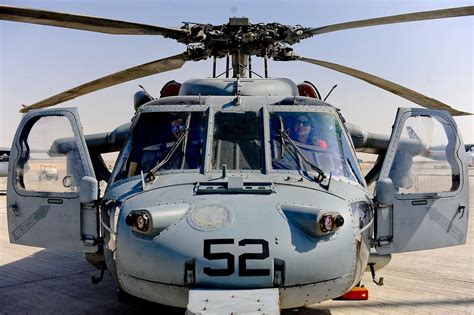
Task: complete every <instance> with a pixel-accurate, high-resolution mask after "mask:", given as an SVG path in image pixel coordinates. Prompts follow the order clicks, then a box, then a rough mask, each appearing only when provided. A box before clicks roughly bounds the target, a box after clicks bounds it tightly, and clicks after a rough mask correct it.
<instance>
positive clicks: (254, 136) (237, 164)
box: [212, 112, 263, 171]
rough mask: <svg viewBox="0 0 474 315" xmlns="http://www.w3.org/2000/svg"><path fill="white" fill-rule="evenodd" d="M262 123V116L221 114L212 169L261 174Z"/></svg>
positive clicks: (216, 128) (250, 113)
mask: <svg viewBox="0 0 474 315" xmlns="http://www.w3.org/2000/svg"><path fill="white" fill-rule="evenodd" d="M261 125H262V123H261V119H260V113H258V112H245V113H236V112H233V113H225V112H218V113H216V115H215V121H214V139H213V142H212V150H213V154H212V168H213V169H219V168H221V167H222V165H224V164H225V165H227V168H228V169H231V170H259V171H260V170H261V169H262V165H263V162H262V160H263V151H262V131H261Z"/></svg>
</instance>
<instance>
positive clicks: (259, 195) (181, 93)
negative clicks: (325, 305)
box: [0, 6, 474, 313]
mask: <svg viewBox="0 0 474 315" xmlns="http://www.w3.org/2000/svg"><path fill="white" fill-rule="evenodd" d="M473 14H474V7H472V6H471V7H463V8H453V9H445V10H437V11H429V12H420V13H410V14H403V15H397V16H389V17H383V18H376V19H369V20H361V21H355V22H348V23H341V24H335V25H329V26H325V27H319V28H306V27H302V26H287V25H281V24H278V23H270V24H252V23H250V22H249V21H248V19H246V18H231V19H230V20H229V23H227V24H224V25H217V26H216V25H209V24H195V23H185V24H184V26H183V27H181V28H177V29H172V28H163V27H157V26H152V25H144V24H137V23H129V22H123V21H116V20H109V19H102V18H96V17H89V16H79V15H72V14H65V13H57V12H50V11H43V10H35V9H24V8H16V7H8V6H0V19H2V20H10V21H16V22H25V23H35V24H43V25H50V26H57V27H65V28H72V29H79V30H87V31H93V32H103V33H111V34H127V35H144V34H146V35H161V36H165V37H168V38H172V39H175V40H177V41H178V42H180V43H184V44H186V45H187V49H186V51H185V52H184V53H182V54H179V55H175V56H171V57H168V58H164V59H160V60H156V61H153V62H150V63H146V64H143V65H139V66H136V67H134V68H130V69H127V70H124V71H121V72H118V73H115V74H112V75H109V76H106V77H103V78H100V79H97V80H94V81H91V82H89V83H86V84H83V85H80V86H78V87H75V88H73V89H71V90H68V91H65V92H63V93H60V94H57V95H55V96H52V97H50V98H48V99H45V100H43V101H41V102H38V103H36V104H33V105H30V106H27V107H24V108H22V109H21V111H22V112H25V113H26V114H25V115H24V117H23V120H22V122H21V124H20V126H19V128H18V130H17V133H16V136H15V138H14V141H13V145H12V147H11V152H10V156H9V169H8V187H7V206H8V229H9V236H10V241H11V242H12V243H16V244H24V245H32V246H41V247H47V248H59V249H66V250H77V251H83V252H85V253H86V258H87V260H88V261H89V262H90V263H91V264H93V265H95V266H97V267H98V268H100V269H101V270H102V274H101V277H102V275H103V272H104V270H108V271H109V272H110V274H111V275H112V277H113V278H114V280H115V282H116V284H117V286H118V289H119V294H120V295H121V296H123V295H126V294H130V295H133V296H137V297H140V298H143V299H146V300H149V301H153V302H157V303H161V304H166V305H172V306H177V307H188V310H189V311H190V312H194V313H197V312H206V311H208V312H217V313H222V312H231V311H234V310H238V311H255V312H256V311H260V312H267V313H272V312H274V313H276V312H278V311H279V308H294V307H300V306H305V305H309V304H313V303H317V302H321V301H324V300H327V299H332V298H336V297H340V296H343V295H345V294H346V293H348V292H350V291H351V289H353V288H354V287H356V286H357V285H358V284H359V283H360V280H361V277H362V274H363V273H364V271H365V270H366V268H369V269H370V271H371V272H372V275H373V278H374V281H376V282H377V283H378V284H381V283H380V280H378V281H377V279H376V278H375V269H376V268H381V267H383V266H384V265H385V264H386V263H387V262H388V261H389V260H390V254H391V253H399V252H407V251H415V250H423V249H431V248H438V247H444V246H452V245H459V244H464V243H465V241H466V231H467V224H468V204H469V200H468V199H469V187H468V168H467V162H466V155H465V152H464V146H463V143H462V140H461V137H460V134H459V131H458V129H457V127H456V124H455V122H454V120H453V118H452V115H466V114H469V113H465V112H461V111H458V110H455V109H453V108H451V107H449V106H448V105H446V104H443V103H441V102H439V101H437V100H435V99H432V98H429V97H426V96H424V95H422V94H420V93H417V92H415V91H413V90H410V89H408V88H405V87H403V86H400V85H398V84H395V83H393V82H390V81H387V80H385V79H382V78H379V77H376V76H374V75H371V74H368V73H364V72H361V71H359V70H356V69H352V68H349V67H345V66H342V65H338V64H334V63H329V62H325V61H321V60H315V59H310V58H305V57H300V56H297V55H296V54H294V53H293V49H292V48H291V47H290V46H291V45H292V44H294V43H297V42H299V41H300V40H302V39H306V38H309V37H312V36H315V35H318V34H322V33H328V32H334V31H338V30H344V29H349V28H357V27H367V26H375V25H383V24H391V23H400V22H409V21H418V20H429V19H438V18H448V17H459V16H466V15H473ZM251 56H258V57H262V58H264V60H265V62H264V67H265V68H264V76H263V77H259V78H255V76H256V75H257V73H256V72H254V71H253V70H252V64H251ZM210 57H212V58H214V71H213V74H214V77H213V78H208V79H191V80H187V81H185V82H184V83H183V84H179V83H177V82H171V83H169V84H167V85H166V86H165V87H164V88H163V90H162V95H161V97H160V98H158V99H155V98H153V97H152V96H150V95H149V94H148V93H147V92H146V91H145V90H143V91H140V92H137V94H136V95H135V108H136V113H135V115H134V117H133V119H132V122H131V123H129V124H125V125H122V126H120V127H118V128H117V129H115V130H114V131H111V132H109V133H102V134H93V135H86V136H83V134H82V128H81V124H80V121H79V117H78V111H77V110H76V109H74V108H68V109H44V108H47V107H50V106H52V105H56V104H58V103H61V102H64V101H67V100H70V99H73V98H75V97H77V96H80V95H84V94H87V93H90V92H93V91H97V90H100V89H103V88H106V87H110V86H113V85H116V84H119V83H123V82H126V81H130V80H134V79H137V78H141V77H145V76H148V75H151V74H157V73H161V72H165V71H169V70H174V69H178V68H180V67H181V66H182V65H183V64H184V63H185V62H186V61H189V60H193V61H197V60H203V59H206V58H210ZM218 58H226V61H227V63H226V71H225V72H224V73H223V74H222V75H221V76H224V74H225V77H223V78H220V76H218V75H217V73H216V62H215V61H216V59H218ZM268 58H271V59H274V60H278V61H291V60H299V61H303V62H307V63H310V64H315V65H319V66H322V67H326V68H329V69H333V70H335V71H338V72H342V73H345V74H348V75H350V76H353V77H356V78H359V79H362V80H364V81H367V82H368V83H370V84H373V85H375V86H378V87H380V88H382V89H385V90H387V91H389V92H392V93H395V94H397V95H399V96H401V97H403V98H405V99H408V100H410V101H412V102H414V103H416V104H418V105H421V106H423V107H425V108H427V109H408V108H401V109H399V111H398V114H397V117H396V120H395V123H394V126H393V131H392V135H391V136H390V137H388V136H384V135H378V134H373V133H370V132H367V131H365V130H363V129H361V128H359V127H357V126H355V125H352V124H350V123H348V122H346V121H345V120H344V118H343V116H342V114H341V113H340V112H339V111H338V110H337V109H336V108H335V107H334V106H332V105H330V104H328V103H326V102H325V101H324V100H322V99H321V96H320V94H319V92H318V90H317V88H316V87H314V86H313V85H312V84H310V83H307V82H305V83H303V84H300V85H296V84H295V83H294V82H292V81H291V80H289V79H275V78H268V75H267V59H268ZM428 135H434V137H433V136H428ZM113 151H120V155H119V156H118V158H117V160H116V163H115V166H114V168H113V170H112V172H109V170H108V168H107V166H106V164H105V163H104V161H103V159H102V157H101V154H103V153H107V152H113ZM356 151H360V152H366V153H373V154H377V155H378V159H377V160H376V162H375V163H374V164H373V165H372V168H371V170H370V171H369V172H368V173H367V175H365V177H364V176H363V175H362V172H361V168H360V165H359V163H358V160H357V157H356ZM44 165H48V167H49V168H51V169H53V168H54V169H55V170H56V173H55V174H56V176H55V177H54V178H48V177H47V176H41V169H42V167H41V166H43V169H45V167H44ZM433 177H436V179H437V180H436V183H437V185H436V186H433V185H432V182H433V181H432V178H433ZM100 181H105V182H107V188H106V189H105V191H100V190H99V182H100ZM374 182H375V193H374V194H371V193H369V190H368V185H369V184H371V183H374ZM93 280H94V281H95V282H97V281H99V280H100V279H98V278H94V279H93ZM232 301H234V302H232ZM235 301H247V302H246V303H244V304H246V305H244V306H242V305H240V306H239V307H238V308H236V304H235Z"/></svg>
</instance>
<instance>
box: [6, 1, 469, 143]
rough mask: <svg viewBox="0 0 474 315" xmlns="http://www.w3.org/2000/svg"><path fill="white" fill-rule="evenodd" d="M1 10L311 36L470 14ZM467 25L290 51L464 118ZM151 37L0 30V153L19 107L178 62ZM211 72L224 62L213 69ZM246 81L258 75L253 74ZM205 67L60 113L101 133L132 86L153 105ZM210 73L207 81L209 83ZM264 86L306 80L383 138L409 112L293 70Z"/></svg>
mask: <svg viewBox="0 0 474 315" xmlns="http://www.w3.org/2000/svg"><path fill="white" fill-rule="evenodd" d="M2 4H6V5H14V6H21V7H30V8H40V9H46V10H52V11H62V12H70V13H76V14H84V15H93V16H100V17H107V18H113V19H122V20H126V21H132V22H140V23H145V24H155V25H160V26H168V27H179V26H181V22H182V21H192V22H202V23H216V24H223V23H226V22H227V21H228V18H229V17H231V16H247V17H249V18H250V21H251V22H253V23H257V22H279V23H282V24H293V25H294V24H301V25H303V26H308V27H318V26H324V25H328V24H333V23H339V22H346V21H352V20H358V19H366V18H373V17H379V16H386V15H394V14H401V13H409V12H415V11H427V10H435V9H442V8H450V7H456V6H466V5H474V2H473V1H329V0H328V1H194V2H191V1H189V2H187V1H84V0H81V1H21V0H17V1H2ZM473 25H474V18H473V17H462V18H452V19H444V20H436V21H424V22H414V23H405V24H395V25H387V26H379V27H372V28H362V29H356V30H347V31H340V32H335V33H329V34H323V35H320V36H318V37H315V38H312V39H308V40H305V41H304V42H302V43H300V44H297V45H295V46H294V48H295V51H296V52H297V53H298V54H300V55H304V56H307V57H310V58H315V59H322V60H327V61H331V62H336V63H340V64H343V65H347V66H350V67H354V68H357V69H360V70H363V71H366V72H369V73H372V74H375V75H378V76H381V77H384V78H386V79H388V80H391V81H394V82H397V83H399V84H401V85H404V86H406V87H409V88H411V89H414V90H416V91H418V92H421V93H423V94H425V95H428V96H430V97H433V98H436V99H438V100H440V101H443V102H445V103H447V104H449V105H450V106H452V107H455V108H457V109H459V110H463V111H469V112H474V108H473V106H474V105H473V99H474V98H473V93H474V92H473V91H474V88H473V70H474V69H473V68H474V63H473V50H474V43H473V38H474V36H473ZM184 49H185V46H184V45H181V44H178V43H175V42H174V41H172V40H169V39H164V38H160V37H157V36H122V35H106V34H99V33H92V32H81V31H76V30H68V29H60V28H54V27H46V26H40V25H28V24H20V23H13V22H0V74H1V75H0V87H1V89H0V93H1V94H0V147H3V146H10V145H11V141H12V139H13V136H14V132H15V130H16V127H17V125H18V123H19V121H20V119H21V115H20V114H19V113H18V109H19V108H20V105H21V104H31V103H34V102H36V101H38V100H41V99H44V98H46V97H48V96H51V95H53V94H56V93H58V92H61V91H63V90H66V89H69V88H71V87H74V86H77V85H79V84H82V83H84V82H87V81H90V80H93V79H95V78H97V77H101V76H104V75H107V74H110V73H113V72H116V71H119V70H122V69H125V68H128V67H132V66H135V65H138V64H141V63H145V62H149V61H152V60H156V59H160V58H163V57H166V56H170V55H173V54H176V53H180V52H182V51H184ZM219 67H220V68H219V69H221V70H222V71H223V67H224V62H223V61H221V62H220V63H219ZM253 69H254V70H256V71H260V73H262V72H263V68H262V67H261V63H260V62H256V64H255V65H254V67H253ZM211 72H212V68H211V63H210V61H206V62H200V63H195V62H189V63H187V64H186V65H185V66H184V67H183V68H182V69H181V70H177V71H172V72H167V73H164V74H160V75H155V76H151V77H148V78H143V79H139V80H135V81H132V82H129V83H125V84H122V85H118V86H115V87H112V88H109V89H106V90H103V91H99V92H96V93H93V94H90V95H87V96H83V97H80V98H77V99H75V100H72V101H69V102H67V103H64V106H77V107H78V108H79V110H80V115H81V121H82V124H83V126H84V132H85V133H94V132H102V131H107V130H111V129H113V128H114V127H115V126H117V125H119V124H121V123H124V122H127V121H129V120H130V118H131V117H132V115H133V104H132V103H133V101H132V100H133V93H134V92H136V91H137V90H138V84H142V85H143V86H145V88H147V90H148V91H149V92H151V94H153V95H155V96H158V95H159V91H160V89H161V87H162V85H163V84H164V83H165V82H167V81H169V80H173V79H174V80H176V81H180V82H182V81H184V80H186V79H187V78H192V77H208V76H210V75H211ZM218 72H219V71H218ZM269 74H270V76H272V77H288V78H290V79H292V80H294V81H295V82H297V83H298V82H301V81H304V80H309V81H312V82H313V83H315V84H316V85H317V87H318V89H319V90H320V91H321V93H322V94H323V95H325V94H326V93H327V92H328V91H329V90H330V88H331V87H332V86H333V85H334V84H338V87H337V88H336V90H335V91H334V92H333V94H332V95H331V96H330V98H329V99H328V101H329V102H330V103H332V104H333V105H335V106H337V107H339V108H341V110H342V113H343V115H344V116H345V117H346V119H347V120H349V121H351V122H353V123H355V124H358V125H360V126H362V127H364V128H366V129H367V130H369V131H374V132H380V133H387V134H388V133H390V128H391V125H392V123H393V120H394V117H395V113H396V109H397V107H416V105H414V104H412V103H410V102H408V101H405V100H404V99H402V98H400V97H397V96H394V95H392V94H390V93H388V92H385V91H383V90H380V89H378V88H376V87H373V86H371V85H369V84H367V83H365V82H362V81H359V80H357V79H353V78H350V77H347V76H345V75H343V74H339V73H336V72H333V71H331V70H326V69H323V68H319V67H316V66H311V65H308V64H305V63H301V62H287V63H282V62H270V64H269ZM456 121H457V123H458V125H459V127H460V129H461V133H462V136H463V138H464V141H465V142H474V132H473V124H474V119H473V118H472V117H461V118H456Z"/></svg>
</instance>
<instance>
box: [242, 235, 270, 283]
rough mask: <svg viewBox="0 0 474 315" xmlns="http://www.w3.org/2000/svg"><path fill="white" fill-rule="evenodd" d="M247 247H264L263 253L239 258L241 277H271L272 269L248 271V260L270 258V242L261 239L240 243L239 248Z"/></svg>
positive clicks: (249, 254)
mask: <svg viewBox="0 0 474 315" xmlns="http://www.w3.org/2000/svg"><path fill="white" fill-rule="evenodd" d="M245 245H262V252H261V253H246V254H242V255H240V256H239V276H242V277H258V276H269V275H270V269H247V260H264V259H267V258H268V257H269V256H270V250H269V249H268V242H267V241H265V240H259V239H245V240H241V241H240V242H239V246H245Z"/></svg>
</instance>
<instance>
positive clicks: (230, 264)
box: [204, 238, 235, 277]
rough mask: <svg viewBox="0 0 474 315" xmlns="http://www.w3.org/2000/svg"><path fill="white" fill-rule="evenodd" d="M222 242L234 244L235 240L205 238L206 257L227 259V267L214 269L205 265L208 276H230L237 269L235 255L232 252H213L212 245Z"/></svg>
mask: <svg viewBox="0 0 474 315" xmlns="http://www.w3.org/2000/svg"><path fill="white" fill-rule="evenodd" d="M221 244H234V240H233V239H232V238H222V239H215V240H204V258H207V259H209V260H219V259H227V268H226V269H212V268H209V267H205V268H204V273H205V274H206V275H208V276H211V277H217V276H230V275H231V274H233V273H234V271H235V267H234V255H232V254H231V253H211V245H221Z"/></svg>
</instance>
